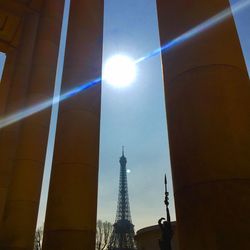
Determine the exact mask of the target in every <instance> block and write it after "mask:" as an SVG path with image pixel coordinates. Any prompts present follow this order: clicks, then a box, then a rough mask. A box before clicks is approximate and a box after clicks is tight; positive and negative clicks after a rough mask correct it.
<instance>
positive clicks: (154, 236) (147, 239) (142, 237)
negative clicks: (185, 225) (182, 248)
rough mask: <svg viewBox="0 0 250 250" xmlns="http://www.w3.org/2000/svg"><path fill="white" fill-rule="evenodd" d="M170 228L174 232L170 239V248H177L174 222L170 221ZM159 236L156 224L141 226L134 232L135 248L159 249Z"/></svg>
mask: <svg viewBox="0 0 250 250" xmlns="http://www.w3.org/2000/svg"><path fill="white" fill-rule="evenodd" d="M172 229H173V232H174V235H173V239H172V250H179V246H178V240H177V233H176V223H175V222H172ZM160 238H161V231H160V227H159V226H158V225H154V226H150V227H145V228H142V229H140V230H138V231H137V232H136V236H135V241H136V245H137V249H138V250H159V249H160V248H159V239H160Z"/></svg>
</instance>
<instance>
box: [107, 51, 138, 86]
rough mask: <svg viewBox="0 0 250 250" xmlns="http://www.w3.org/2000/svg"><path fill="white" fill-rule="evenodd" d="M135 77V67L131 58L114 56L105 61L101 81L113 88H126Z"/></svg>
mask: <svg viewBox="0 0 250 250" xmlns="http://www.w3.org/2000/svg"><path fill="white" fill-rule="evenodd" d="M135 77H136V66H135V63H134V61H133V59H132V58H130V57H128V56H125V55H115V56H112V57H111V58H109V59H108V60H107V62H106V63H105V65H104V69H103V80H104V81H105V82H106V83H108V84H111V85H113V86H115V87H126V86H128V85H130V84H131V83H132V82H133V81H134V80H135Z"/></svg>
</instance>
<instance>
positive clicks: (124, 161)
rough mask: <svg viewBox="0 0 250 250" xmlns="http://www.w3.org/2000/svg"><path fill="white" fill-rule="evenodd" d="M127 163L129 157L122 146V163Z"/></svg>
mask: <svg viewBox="0 0 250 250" xmlns="http://www.w3.org/2000/svg"><path fill="white" fill-rule="evenodd" d="M126 163H127V158H126V157H125V155H124V146H122V156H121V157H120V164H121V165H126Z"/></svg>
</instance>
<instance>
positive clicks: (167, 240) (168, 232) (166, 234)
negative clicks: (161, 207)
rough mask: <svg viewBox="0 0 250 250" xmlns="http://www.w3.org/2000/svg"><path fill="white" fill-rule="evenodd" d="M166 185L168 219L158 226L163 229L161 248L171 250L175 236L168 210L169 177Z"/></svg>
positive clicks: (165, 201) (161, 221) (161, 220)
mask: <svg viewBox="0 0 250 250" xmlns="http://www.w3.org/2000/svg"><path fill="white" fill-rule="evenodd" d="M164 184H165V200H164V203H165V205H166V213H167V219H165V218H161V219H159V221H158V224H159V226H160V229H161V239H160V240H159V246H160V249H161V250H171V249H172V248H171V239H172V236H173V231H172V227H171V219H170V213H169V209H168V205H169V201H168V195H169V193H168V191H167V177H166V175H165V179H164Z"/></svg>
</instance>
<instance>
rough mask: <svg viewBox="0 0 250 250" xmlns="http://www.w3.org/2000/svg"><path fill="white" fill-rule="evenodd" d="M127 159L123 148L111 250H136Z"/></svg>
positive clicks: (110, 244)
mask: <svg viewBox="0 0 250 250" xmlns="http://www.w3.org/2000/svg"><path fill="white" fill-rule="evenodd" d="M126 164H127V158H126V157H125V155H124V146H122V156H121V157H120V183H119V194H118V205H117V212H116V220H115V223H114V225H113V232H112V235H111V239H110V243H109V247H108V249H109V250H135V249H136V247H135V241H134V235H135V233H134V225H133V224H132V220H131V214H130V206H129V198H128V183H127V168H126Z"/></svg>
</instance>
